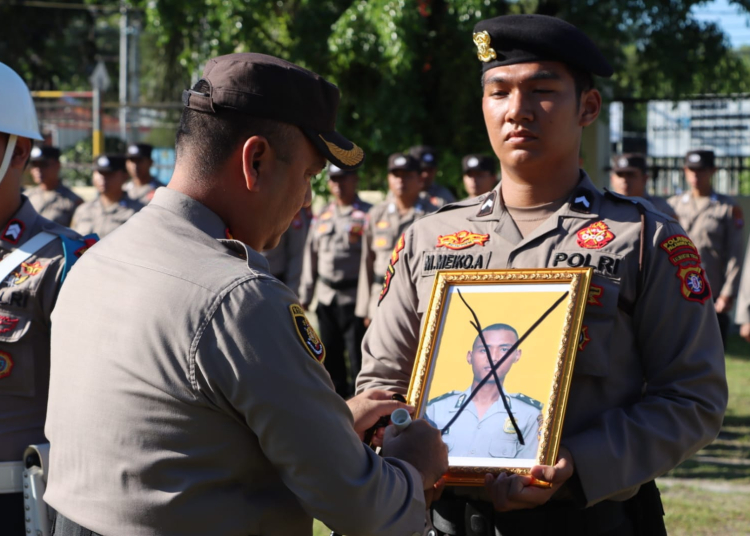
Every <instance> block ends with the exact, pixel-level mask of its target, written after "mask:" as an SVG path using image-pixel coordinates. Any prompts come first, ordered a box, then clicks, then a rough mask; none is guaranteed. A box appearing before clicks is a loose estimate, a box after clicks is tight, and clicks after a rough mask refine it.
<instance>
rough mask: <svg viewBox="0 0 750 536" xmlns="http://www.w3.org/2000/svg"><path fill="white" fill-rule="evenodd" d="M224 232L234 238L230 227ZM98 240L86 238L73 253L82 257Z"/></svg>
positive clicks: (229, 237)
mask: <svg viewBox="0 0 750 536" xmlns="http://www.w3.org/2000/svg"><path fill="white" fill-rule="evenodd" d="M224 232H225V233H226V235H227V239H228V240H233V238H232V233H230V232H229V228H228V227H227V228H226V229H225V231H224ZM98 241H99V239H98V238H84V239H83V246H81V247H80V248H78V249H77V250H75V252H74V253H73V255H75V256H76V257H80V256H81V255H83V254H84V253H86V252H87V251H88V250H89V248H90V247H91V246H93V245H94V244H96V243H97V242H98Z"/></svg>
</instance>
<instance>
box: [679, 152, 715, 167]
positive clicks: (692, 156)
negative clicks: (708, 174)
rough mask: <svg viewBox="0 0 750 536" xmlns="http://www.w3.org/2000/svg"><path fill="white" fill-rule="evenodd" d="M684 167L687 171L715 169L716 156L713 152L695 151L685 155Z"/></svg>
mask: <svg viewBox="0 0 750 536" xmlns="http://www.w3.org/2000/svg"><path fill="white" fill-rule="evenodd" d="M685 167H686V168H688V169H706V168H714V167H716V156H715V155H714V152H713V151H710V150H701V149H696V150H695V151H688V153H687V154H686V155H685Z"/></svg>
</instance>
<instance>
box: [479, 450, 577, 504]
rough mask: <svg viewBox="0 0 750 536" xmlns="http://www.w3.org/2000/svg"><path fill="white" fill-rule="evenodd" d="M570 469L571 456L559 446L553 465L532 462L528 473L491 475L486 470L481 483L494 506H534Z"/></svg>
mask: <svg viewBox="0 0 750 536" xmlns="http://www.w3.org/2000/svg"><path fill="white" fill-rule="evenodd" d="M574 470H575V464H574V463H573V456H572V455H571V454H570V451H569V450H568V449H566V448H565V447H563V446H561V447H560V454H559V456H558V459H557V463H556V464H555V465H553V466H550V465H535V466H534V467H532V468H531V475H507V474H501V475H498V476H497V477H494V476H493V475H491V474H487V475H485V477H484V487H485V488H486V489H487V492H488V493H489V494H490V497H492V504H493V505H494V506H495V510H498V511H500V512H508V511H510V510H523V509H527V508H534V507H536V506H540V505H542V504H544V503H546V502H547V501H549V499H550V497H552V495H554V494H555V492H556V491H557V490H558V489H559V488H560V486H562V485H563V484H564V483H565V481H567V480H568V479H569V478H570V477H571V476H573V471H574ZM535 480H542V481H544V482H549V483H550V484H552V486H551V487H540V486H537V485H535Z"/></svg>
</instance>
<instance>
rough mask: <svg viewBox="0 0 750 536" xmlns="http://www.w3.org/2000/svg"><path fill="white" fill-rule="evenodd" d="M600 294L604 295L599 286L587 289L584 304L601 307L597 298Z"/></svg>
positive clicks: (602, 289)
mask: <svg viewBox="0 0 750 536" xmlns="http://www.w3.org/2000/svg"><path fill="white" fill-rule="evenodd" d="M602 294H604V288H603V287H600V286H599V285H594V284H592V285H591V286H590V287H589V297H588V299H587V300H586V303H588V304H589V305H597V306H599V307H601V306H602V302H601V301H599V298H601V297H602Z"/></svg>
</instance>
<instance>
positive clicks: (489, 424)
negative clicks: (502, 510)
mask: <svg viewBox="0 0 750 536" xmlns="http://www.w3.org/2000/svg"><path fill="white" fill-rule="evenodd" d="M470 395H471V387H469V388H468V389H467V390H466V391H451V392H449V393H446V394H444V395H442V396H439V397H437V398H434V399H432V400H430V401H429V402H428V403H427V410H426V411H425V418H426V419H427V420H428V421H430V423H431V424H432V425H433V426H434V427H435V428H438V429H439V430H442V429H443V427H444V426H445V425H446V424H448V423H449V422H450V420H451V419H452V418H453V417H454V416H455V415H456V413H457V412H458V410H459V409H460V408H461V406H462V405H463V404H464V401H465V400H466V399H467V398H468V397H469V396H470ZM506 401H507V402H508V406H509V407H510V411H511V412H512V413H513V418H514V419H515V420H516V424H517V425H518V428H519V430H520V431H521V435H522V436H523V439H524V443H525V445H521V443H520V442H519V441H518V436H517V435H516V430H515V428H513V424H512V423H511V421H510V417H509V416H508V412H507V411H505V406H504V405H503V402H502V400H500V399H499V398H498V399H497V400H496V401H495V402H494V403H493V404H492V405H491V406H490V407H489V408H488V409H487V411H486V412H485V413H484V415H482V417H481V418H480V417H479V415H478V413H477V408H476V405H475V403H474V401H473V400H472V401H471V402H469V404H468V405H467V406H466V408H465V409H464V410H463V411H462V412H461V414H460V415H459V416H458V418H457V419H456V421H455V422H454V423H453V424H451V426H450V428H449V429H448V430H446V431H445V433H443V441H444V442H445V444H446V445H447V446H448V455H449V456H451V457H471V458H519V459H536V454H537V452H536V451H537V449H538V448H539V426H540V424H541V416H542V412H541V411H540V410H541V408H542V404H541V403H540V402H539V401H537V400H534V399H533V398H529V397H527V396H525V395H522V394H520V393H514V394H510V393H507V394H506Z"/></svg>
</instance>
